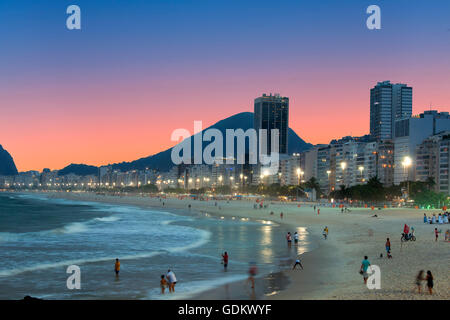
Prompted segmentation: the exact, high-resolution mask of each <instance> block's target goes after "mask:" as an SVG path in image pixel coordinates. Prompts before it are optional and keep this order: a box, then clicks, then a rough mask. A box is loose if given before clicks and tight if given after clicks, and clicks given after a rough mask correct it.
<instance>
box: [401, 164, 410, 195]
mask: <svg viewBox="0 0 450 320" xmlns="http://www.w3.org/2000/svg"><path fill="white" fill-rule="evenodd" d="M411 164H412V159H411V157H408V156H405V157H404V158H403V162H402V165H403V170H404V171H405V173H406V171H408V173H407V175H406V174H405V176H406V177H405V178H406V179H407V180H406V184H407V188H408V198H409V167H410V166H411Z"/></svg>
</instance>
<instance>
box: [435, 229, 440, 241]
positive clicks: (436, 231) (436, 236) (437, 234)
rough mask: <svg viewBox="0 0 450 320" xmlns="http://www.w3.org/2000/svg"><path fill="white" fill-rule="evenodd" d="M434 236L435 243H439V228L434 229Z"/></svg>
mask: <svg viewBox="0 0 450 320" xmlns="http://www.w3.org/2000/svg"><path fill="white" fill-rule="evenodd" d="M434 235H435V240H434V241H438V238H439V231H438V229H437V228H434Z"/></svg>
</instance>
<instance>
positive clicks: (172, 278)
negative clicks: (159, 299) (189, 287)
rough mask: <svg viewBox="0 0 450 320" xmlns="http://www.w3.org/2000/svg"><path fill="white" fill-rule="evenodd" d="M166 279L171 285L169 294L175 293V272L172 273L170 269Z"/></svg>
mask: <svg viewBox="0 0 450 320" xmlns="http://www.w3.org/2000/svg"><path fill="white" fill-rule="evenodd" d="M166 279H167V282H168V283H169V292H175V285H176V284H177V278H176V277H175V273H173V271H171V270H170V269H169V270H167V274H166Z"/></svg>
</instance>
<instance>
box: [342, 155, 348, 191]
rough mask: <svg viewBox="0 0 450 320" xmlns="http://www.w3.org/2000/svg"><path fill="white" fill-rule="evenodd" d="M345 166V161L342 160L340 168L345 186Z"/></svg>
mask: <svg viewBox="0 0 450 320" xmlns="http://www.w3.org/2000/svg"><path fill="white" fill-rule="evenodd" d="M345 168H347V162H345V161H342V162H341V169H342V183H343V184H344V186H345Z"/></svg>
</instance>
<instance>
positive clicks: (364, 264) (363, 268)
mask: <svg viewBox="0 0 450 320" xmlns="http://www.w3.org/2000/svg"><path fill="white" fill-rule="evenodd" d="M369 267H370V261H369V260H368V258H367V256H364V260H363V261H362V262H361V270H360V273H361V274H362V276H363V278H364V284H367V278H369V274H368V273H367V269H369Z"/></svg>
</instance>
